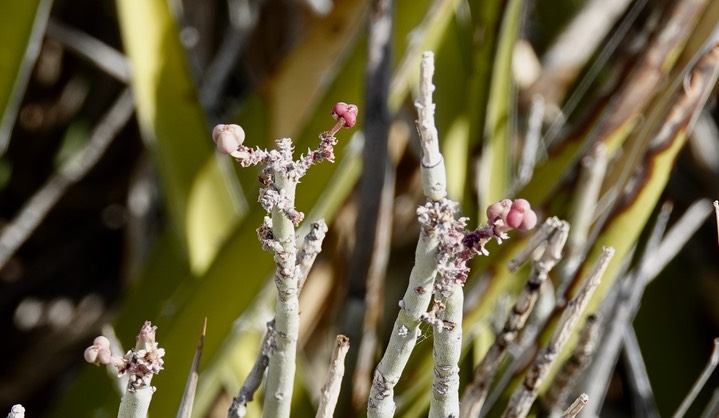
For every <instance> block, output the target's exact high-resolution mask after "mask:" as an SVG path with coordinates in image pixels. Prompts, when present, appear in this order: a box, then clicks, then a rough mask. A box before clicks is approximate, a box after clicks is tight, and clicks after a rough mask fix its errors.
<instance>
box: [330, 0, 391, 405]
mask: <svg viewBox="0 0 719 418" xmlns="http://www.w3.org/2000/svg"><path fill="white" fill-rule="evenodd" d="M371 9H372V12H371V13H370V15H369V21H368V36H367V38H368V39H367V49H368V51H367V61H366V63H365V88H364V96H365V103H366V106H365V108H366V109H367V111H366V112H365V145H364V147H363V149H362V154H363V155H362V166H363V171H362V177H361V179H360V184H359V199H358V205H359V213H358V215H357V222H356V224H355V237H356V239H355V242H356V245H355V248H354V250H353V251H352V257H351V258H350V262H349V270H348V273H347V275H348V281H349V287H350V289H349V301H348V302H349V303H352V304H355V305H357V308H356V309H347V310H346V311H347V312H351V313H354V312H356V313H357V315H358V316H363V318H362V319H361V321H362V327H361V328H359V327H356V326H352V325H354V324H357V323H358V321H359V320H360V319H359V318H357V317H356V316H355V315H353V317H347V318H346V319H345V320H344V321H343V322H344V325H345V329H346V330H348V331H351V332H352V333H351V334H350V337H351V338H352V341H353V342H354V343H355V344H357V343H358V344H357V345H359V350H357V352H356V357H355V356H353V355H352V354H350V356H349V357H348V366H349V367H350V369H351V370H354V375H353V376H352V386H351V387H352V393H351V396H352V404H353V405H354V406H355V407H357V408H360V407H361V406H362V405H363V404H365V403H366V402H367V398H368V396H369V392H370V385H371V382H372V371H373V367H374V364H375V362H376V353H377V341H378V335H377V334H378V331H377V327H378V324H379V322H380V318H381V316H382V311H383V307H384V297H383V295H384V281H385V274H386V270H387V264H388V263H389V252H390V241H391V240H392V237H391V231H392V221H393V220H392V216H393V210H394V204H393V203H394V183H395V173H394V171H395V170H394V167H393V165H392V163H391V162H390V160H389V150H388V142H389V130H390V124H391V116H390V111H389V107H388V106H389V105H388V97H389V84H390V79H391V78H392V39H393V36H392V34H393V26H394V0H373V1H372V4H371Z"/></svg>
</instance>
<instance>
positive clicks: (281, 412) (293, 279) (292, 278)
mask: <svg viewBox="0 0 719 418" xmlns="http://www.w3.org/2000/svg"><path fill="white" fill-rule="evenodd" d="M273 180H274V184H275V186H276V187H277V190H279V191H280V193H281V194H283V195H284V196H285V197H286V198H287V204H288V205H289V207H294V202H295V189H296V187H297V183H296V182H294V181H291V180H289V179H288V178H286V177H285V176H284V175H283V173H275V175H274V179H273ZM272 234H273V237H274V239H275V240H277V242H279V243H280V245H282V248H283V251H282V252H277V253H276V254H275V264H276V265H277V269H276V271H275V284H276V285H277V308H276V312H275V320H276V323H275V329H276V335H275V347H274V351H273V352H272V356H271V357H270V364H269V367H268V369H267V383H266V386H265V402H264V408H263V411H262V416H263V417H271V418H283V417H289V416H290V406H291V403H292V389H293V385H294V378H295V367H296V366H295V357H296V354H297V338H298V335H299V325H300V316H299V299H298V275H297V273H296V270H297V269H296V263H295V260H296V258H297V247H296V237H295V227H294V225H293V224H292V222H291V221H290V220H289V219H288V218H287V216H286V215H285V214H284V213H283V212H282V211H281V210H280V209H278V208H274V209H273V210H272Z"/></svg>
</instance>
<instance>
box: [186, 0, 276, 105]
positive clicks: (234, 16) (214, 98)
mask: <svg viewBox="0 0 719 418" xmlns="http://www.w3.org/2000/svg"><path fill="white" fill-rule="evenodd" d="M262 3H264V0H256V1H228V2H227V5H228V9H229V12H230V13H229V15H230V19H229V21H230V26H229V27H228V29H227V31H226V32H225V34H224V35H223V37H222V42H221V43H220V46H219V48H218V49H217V53H216V54H215V56H214V57H213V60H212V62H211V63H210V65H209V66H208V68H207V71H206V72H205V74H204V76H203V77H202V78H203V82H202V87H201V88H200V102H201V103H202V106H203V107H204V108H205V109H207V110H209V111H213V110H215V109H216V108H217V102H218V101H219V99H220V97H221V94H222V92H223V90H224V87H225V84H226V83H227V80H228V79H229V77H230V75H231V74H233V71H234V69H235V65H236V64H237V59H238V58H239V57H240V56H241V55H242V52H243V51H244V50H245V48H244V46H245V42H246V41H247V38H248V36H249V34H250V32H251V31H252V29H253V28H254V27H255V25H256V24H257V22H258V20H259V14H260V9H261V8H262V6H263V4H262Z"/></svg>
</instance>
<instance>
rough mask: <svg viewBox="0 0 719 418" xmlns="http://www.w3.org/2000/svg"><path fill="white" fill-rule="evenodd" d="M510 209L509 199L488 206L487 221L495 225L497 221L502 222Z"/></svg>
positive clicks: (510, 202)
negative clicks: (500, 220)
mask: <svg viewBox="0 0 719 418" xmlns="http://www.w3.org/2000/svg"><path fill="white" fill-rule="evenodd" d="M511 207H512V201H511V200H509V199H504V200H500V201H499V202H497V203H493V204H491V205H489V207H488V208H487V220H488V221H489V222H491V223H495V222H496V221H497V220H498V219H502V220H504V219H505V218H506V217H507V214H508V213H509V209H510V208H511Z"/></svg>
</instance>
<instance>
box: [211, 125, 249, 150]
mask: <svg viewBox="0 0 719 418" xmlns="http://www.w3.org/2000/svg"><path fill="white" fill-rule="evenodd" d="M212 140H213V141H214V142H215V145H216V146H217V150H218V151H220V152H221V153H223V154H232V153H233V152H235V151H237V149H238V148H239V147H240V145H242V143H243V142H245V130H244V129H242V127H240V126H239V125H234V124H230V125H217V126H215V129H213V130H212Z"/></svg>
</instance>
